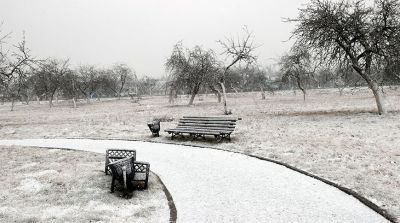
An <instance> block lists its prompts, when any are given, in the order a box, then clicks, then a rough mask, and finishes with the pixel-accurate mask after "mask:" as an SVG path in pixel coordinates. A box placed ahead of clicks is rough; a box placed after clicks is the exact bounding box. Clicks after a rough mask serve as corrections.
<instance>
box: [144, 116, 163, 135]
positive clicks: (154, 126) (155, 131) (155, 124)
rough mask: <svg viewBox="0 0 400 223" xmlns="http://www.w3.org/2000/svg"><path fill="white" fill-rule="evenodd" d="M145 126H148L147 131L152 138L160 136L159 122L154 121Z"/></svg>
mask: <svg viewBox="0 0 400 223" xmlns="http://www.w3.org/2000/svg"><path fill="white" fill-rule="evenodd" d="M147 126H149V129H150V131H151V133H152V135H153V136H154V137H159V136H160V129H161V127H160V120H154V121H152V122H149V123H147Z"/></svg>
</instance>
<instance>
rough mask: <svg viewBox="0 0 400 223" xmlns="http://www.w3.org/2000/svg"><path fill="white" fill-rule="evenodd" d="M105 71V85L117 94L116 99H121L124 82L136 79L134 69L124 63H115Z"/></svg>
mask: <svg viewBox="0 0 400 223" xmlns="http://www.w3.org/2000/svg"><path fill="white" fill-rule="evenodd" d="M107 73H108V74H107V77H106V78H107V80H106V82H107V84H106V87H107V88H108V89H110V90H111V91H112V92H113V93H114V94H115V95H117V96H118V100H119V99H121V94H122V91H123V90H124V89H125V86H126V83H127V82H128V81H129V80H134V79H137V78H136V74H135V71H133V70H132V69H131V68H129V67H128V66H127V65H126V64H115V65H114V66H113V67H112V68H111V70H109V71H108V72H107Z"/></svg>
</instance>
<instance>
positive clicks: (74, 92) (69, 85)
mask: <svg viewBox="0 0 400 223" xmlns="http://www.w3.org/2000/svg"><path fill="white" fill-rule="evenodd" d="M77 82H78V76H77V74H76V72H75V71H73V70H69V71H68V72H66V73H65V75H63V77H62V84H61V92H62V94H63V96H64V97H66V98H70V99H71V100H72V104H73V106H74V108H75V109H76V101H77V98H78V95H79V93H80V92H79V90H78V88H77V86H76V83H77Z"/></svg>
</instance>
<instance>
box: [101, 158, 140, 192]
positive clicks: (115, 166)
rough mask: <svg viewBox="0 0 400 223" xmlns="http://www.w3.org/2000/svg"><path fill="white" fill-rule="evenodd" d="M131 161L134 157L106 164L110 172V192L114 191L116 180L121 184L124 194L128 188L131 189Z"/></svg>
mask: <svg viewBox="0 0 400 223" xmlns="http://www.w3.org/2000/svg"><path fill="white" fill-rule="evenodd" d="M133 162H134V158H133V157H128V158H124V159H119V160H117V161H115V162H112V163H110V164H108V165H107V167H108V168H110V170H111V174H112V180H111V193H113V192H114V188H115V186H116V184H115V183H116V181H118V182H119V183H120V184H121V185H122V186H123V188H124V195H126V194H127V192H128V191H129V190H133V179H134V176H135V169H134V166H133Z"/></svg>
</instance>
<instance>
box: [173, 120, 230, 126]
mask: <svg viewBox="0 0 400 223" xmlns="http://www.w3.org/2000/svg"><path fill="white" fill-rule="evenodd" d="M179 123H200V124H223V125H236V123H235V122H231V121H200V120H179Z"/></svg>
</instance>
